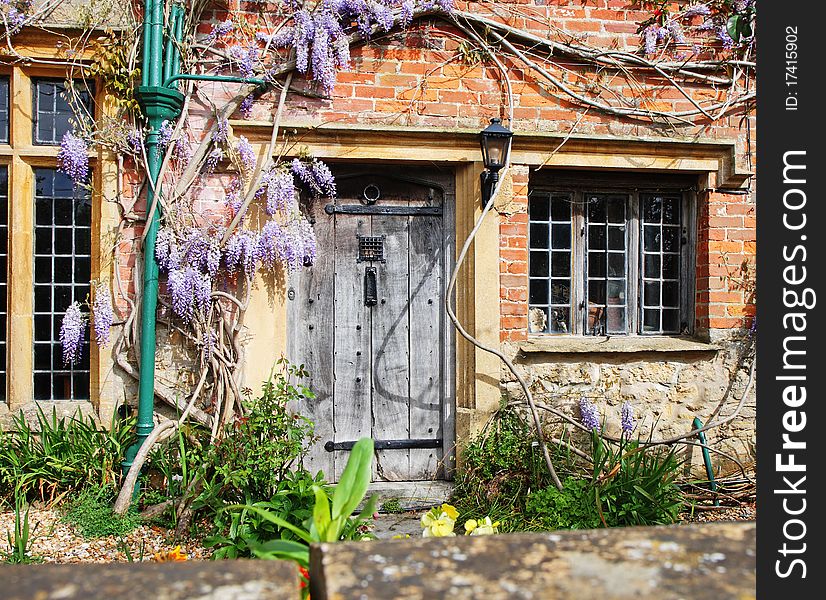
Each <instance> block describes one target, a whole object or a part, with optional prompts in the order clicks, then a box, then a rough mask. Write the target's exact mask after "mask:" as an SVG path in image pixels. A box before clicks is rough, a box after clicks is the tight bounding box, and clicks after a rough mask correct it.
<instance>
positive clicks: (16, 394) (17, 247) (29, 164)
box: [0, 64, 116, 410]
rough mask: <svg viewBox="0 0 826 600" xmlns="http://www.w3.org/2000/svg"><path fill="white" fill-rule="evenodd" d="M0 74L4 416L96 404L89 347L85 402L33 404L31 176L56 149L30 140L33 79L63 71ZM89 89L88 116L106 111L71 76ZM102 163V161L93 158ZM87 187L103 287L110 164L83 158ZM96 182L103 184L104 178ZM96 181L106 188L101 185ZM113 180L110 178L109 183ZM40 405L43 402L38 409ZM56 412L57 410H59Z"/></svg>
mask: <svg viewBox="0 0 826 600" xmlns="http://www.w3.org/2000/svg"><path fill="white" fill-rule="evenodd" d="M0 76H4V77H7V78H8V80H9V88H10V89H9V104H10V114H9V142H8V143H6V144H2V143H0V164H3V165H6V166H7V167H8V169H9V171H8V182H9V183H8V186H9V189H8V195H9V201H8V202H9V205H8V212H9V214H8V228H9V236H8V267H7V269H8V270H7V277H8V288H7V310H8V317H7V328H6V334H7V335H6V339H7V340H8V342H9V343H8V346H7V358H6V361H7V362H6V364H7V365H9V366H10V365H14V368H13V369H9V370H8V372H7V377H6V398H5V403H6V405H7V406H8V407H9V409H10V410H18V409H22V408H25V407H26V406H28V405H30V404H31V403H34V402H37V403H38V404H39V405H41V406H52V405H59V406H64V407H68V406H72V405H76V406H78V405H83V404H91V406H93V407H100V406H101V397H102V389H101V386H102V385H103V381H104V378H105V373H106V372H107V370H110V369H111V366H112V360H111V358H110V357H108V356H107V355H106V354H105V353H102V352H100V351H99V350H98V348H97V346H96V344H90V346H89V368H90V374H89V394H88V397H85V398H75V399H67V400H36V399H35V394H34V371H35V369H34V323H33V321H34V210H35V188H36V181H35V170H36V169H37V168H41V167H45V168H49V169H54V168H56V167H57V156H58V153H59V151H60V146H59V143H58V144H43V143H37V142H36V140H35V126H36V123H35V108H36V102H35V97H34V96H35V90H36V85H35V83H34V82H35V81H37V80H52V81H57V82H64V83H65V81H66V71H65V68H63V67H60V66H55V65H50V66H44V65H27V64H15V65H5V66H0ZM75 81H76V83H79V84H80V85H81V86H83V87H84V88H85V89H88V91H89V95H90V97H89V101H90V107H91V108H92V109H93V110H94V115H95V118H96V119H97V118H99V117H100V115H101V114H103V113H109V112H110V110H109V108H108V107H107V106H106V105H104V104H103V103H102V97H101V94H100V93H99V92H98V91H97V90H99V89H100V88H99V86H98V85H96V82H95V81H94V80H86V79H83V78H76V79H75ZM100 159H103V160H100ZM89 166H90V183H91V184H92V194H91V208H92V230H91V277H90V281H95V280H99V281H102V282H104V283H110V282H111V279H112V276H111V273H110V272H109V271H108V270H106V269H105V265H104V263H103V257H102V256H101V247H100V239H101V233H102V231H104V230H107V231H109V230H111V229H112V225H113V223H114V221H113V220H112V219H114V218H116V212H113V209H112V210H110V208H109V207H108V206H105V203H102V197H103V194H104V193H112V191H113V189H114V187H115V186H114V185H113V184H112V183H109V181H110V179H111V177H113V176H114V163H113V162H112V161H111V159H105V158H104V157H103V156H100V155H98V154H97V153H91V152H90V154H89ZM104 177H108V178H110V179H106V180H104ZM104 181H106V184H105V185H104V183H103V182H104ZM111 181H112V182H114V179H111ZM44 403H45V404H44ZM59 410H62V409H59Z"/></svg>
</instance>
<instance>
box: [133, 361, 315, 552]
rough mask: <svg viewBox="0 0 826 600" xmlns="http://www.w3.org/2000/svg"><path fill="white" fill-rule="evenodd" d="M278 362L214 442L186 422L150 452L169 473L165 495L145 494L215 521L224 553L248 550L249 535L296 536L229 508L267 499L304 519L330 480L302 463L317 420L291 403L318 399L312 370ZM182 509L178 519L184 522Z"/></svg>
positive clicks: (213, 540) (216, 540)
mask: <svg viewBox="0 0 826 600" xmlns="http://www.w3.org/2000/svg"><path fill="white" fill-rule="evenodd" d="M276 367H277V369H274V370H273V372H272V373H271V376H270V379H269V380H268V381H266V382H265V383H264V384H263V386H262V390H261V393H260V394H259V395H257V396H254V397H253V395H252V392H251V391H250V390H245V392H244V401H243V408H244V410H243V416H239V417H237V418H236V419H235V420H234V421H233V422H232V423H230V424H228V425H227V426H226V427H225V429H224V430H223V431H222V432H221V435H220V436H219V437H218V439H217V440H215V441H214V443H213V442H211V441H210V432H209V431H207V430H205V429H203V428H200V427H188V428H182V429H180V430H179V431H178V435H177V436H176V437H173V438H172V439H171V440H170V441H169V442H167V443H166V444H165V445H163V446H161V447H160V448H158V449H156V450H155V452H154V453H153V455H152V457H151V459H150V464H151V470H152V471H154V472H155V473H157V474H160V475H161V477H162V481H163V483H162V484H161V485H160V487H161V489H160V490H159V491H160V492H161V494H162V496H159V495H158V494H157V492H156V493H150V494H148V495H147V494H145V497H147V498H150V497H151V498H152V499H153V500H156V501H158V500H160V501H163V499H167V500H174V501H175V502H173V503H172V504H173V505H177V503H178V501H179V500H180V499H181V498H183V500H184V504H187V505H189V506H190V507H191V511H192V514H193V515H194V516H195V517H197V518H201V519H204V518H205V519H207V520H209V521H211V522H212V527H213V530H212V532H211V533H212V535H211V537H210V539H209V544H210V545H212V546H213V547H215V548H217V550H216V552H217V556H219V557H222V556H225V557H234V556H249V555H250V551H249V548H248V539H247V538H249V539H253V538H255V537H257V536H265V537H266V538H267V539H269V536H272V535H276V534H282V533H283V535H285V536H286V537H288V538H289V537H290V534H289V533H285V532H282V531H281V528H280V527H279V526H276V525H273V524H272V523H264V522H263V521H262V520H261V519H258V518H257V517H256V516H255V515H254V514H252V512H249V513H247V514H243V515H237V514H228V513H224V508H225V507H226V506H229V505H235V504H249V505H254V506H258V505H261V506H265V507H267V508H268V509H270V510H272V511H273V512H274V513H276V514H279V515H281V516H283V517H284V518H285V519H286V520H287V521H289V522H291V523H293V524H296V525H297V524H299V523H301V522H302V520H303V519H304V518H306V516H308V515H309V514H310V513H309V510H310V507H311V506H312V503H313V501H314V497H315V496H314V493H313V491H312V486H313V485H318V486H322V487H323V485H324V480H323V475H321V474H318V475H316V476H315V477H313V476H312V474H310V473H309V472H307V471H306V470H305V469H303V467H302V461H303V458H304V456H305V455H306V452H307V447H308V445H309V443H310V442H311V441H312V439H313V438H312V436H313V423H312V421H310V420H309V419H307V418H305V417H303V416H301V415H297V414H295V413H293V411H291V410H290V408H289V407H290V405H293V404H295V403H297V402H300V401H306V400H310V399H312V398H314V395H313V393H312V392H311V391H310V390H309V389H308V388H307V387H306V386H305V385H304V384H303V383H302V382H303V379H304V378H305V377H306V376H307V374H308V373H307V371H306V370H305V369H304V368H303V366H296V365H292V364H291V363H289V362H288V361H287V360H286V359H280V360H279V361H278V362H277V363H276ZM150 479H151V478H150ZM155 486H156V487H158V484H157V483H156V484H155ZM175 509H176V507H175V506H173V507H172V508H171V512H172V515H171V516H172V521H173V522H174V523H175V524H178V525H179V526H181V524H179V522H178V518H179V515H177V514H175V512H174V511H175ZM253 512H254V511H253Z"/></svg>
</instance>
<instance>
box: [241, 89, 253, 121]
mask: <svg viewBox="0 0 826 600" xmlns="http://www.w3.org/2000/svg"><path fill="white" fill-rule="evenodd" d="M254 105H255V94H250V95H249V96H247V97H246V98H244V99H243V100H242V101H241V106H239V107H238V111H239V112H240V113H241V116H243V117H244V118H245V119H249V118H250V117H252V107H253V106H254Z"/></svg>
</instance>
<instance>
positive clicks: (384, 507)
mask: <svg viewBox="0 0 826 600" xmlns="http://www.w3.org/2000/svg"><path fill="white" fill-rule="evenodd" d="M379 510H380V511H381V512H384V513H390V514H398V513H402V512H404V509H403V508H402V504H401V502H399V499H398V498H388V499H387V500H385V501H384V502H382V504H381V507H379Z"/></svg>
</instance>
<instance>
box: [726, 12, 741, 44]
mask: <svg viewBox="0 0 826 600" xmlns="http://www.w3.org/2000/svg"><path fill="white" fill-rule="evenodd" d="M740 20H741V17H740V15H731V16H730V17H729V18H728V21H726V31H727V32H728V34H729V35H730V36H731V39H733V40H734V41H735V42H739V41H740V32H741V30H740Z"/></svg>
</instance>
